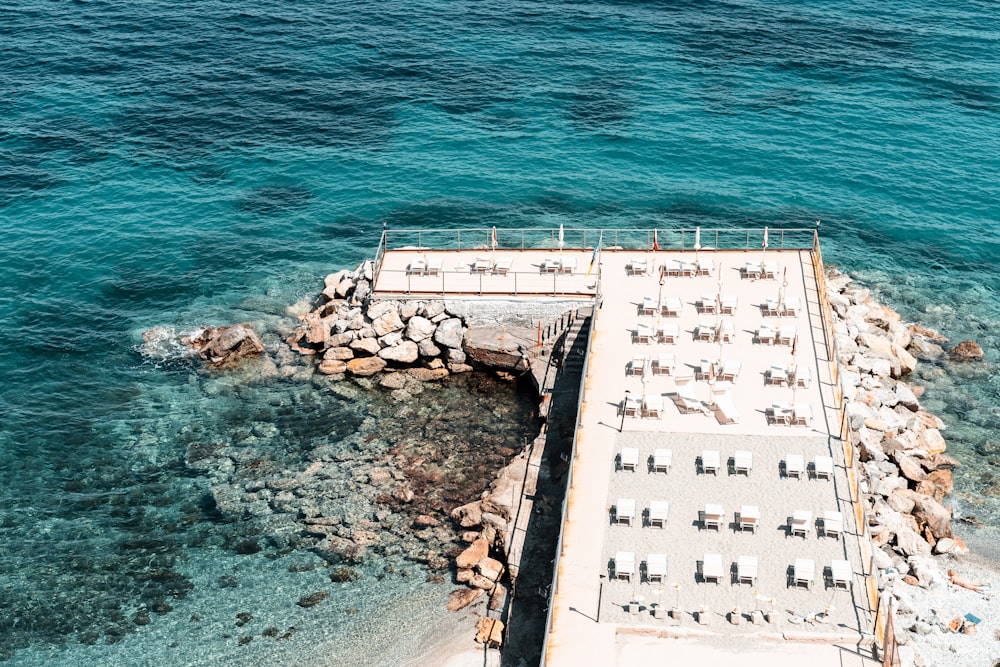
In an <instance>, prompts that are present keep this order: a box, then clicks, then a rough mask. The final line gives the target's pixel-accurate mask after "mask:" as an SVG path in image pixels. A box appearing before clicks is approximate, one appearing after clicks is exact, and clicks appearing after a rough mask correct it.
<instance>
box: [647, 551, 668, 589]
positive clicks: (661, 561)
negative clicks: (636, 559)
mask: <svg viewBox="0 0 1000 667" xmlns="http://www.w3.org/2000/svg"><path fill="white" fill-rule="evenodd" d="M666 577H667V554H649V555H648V556H646V581H648V582H650V583H652V582H654V581H659V582H662V581H663V580H664V579H666Z"/></svg>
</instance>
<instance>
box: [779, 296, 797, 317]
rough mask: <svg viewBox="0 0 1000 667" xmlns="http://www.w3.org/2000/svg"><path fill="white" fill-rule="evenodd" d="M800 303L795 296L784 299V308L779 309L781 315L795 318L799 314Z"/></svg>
mask: <svg viewBox="0 0 1000 667" xmlns="http://www.w3.org/2000/svg"><path fill="white" fill-rule="evenodd" d="M801 307H802V306H801V301H799V298H798V297H797V296H790V297H788V298H787V299H785V303H784V307H783V308H782V309H781V315H782V316H783V317H795V316H796V315H798V314H799V309H800V308H801Z"/></svg>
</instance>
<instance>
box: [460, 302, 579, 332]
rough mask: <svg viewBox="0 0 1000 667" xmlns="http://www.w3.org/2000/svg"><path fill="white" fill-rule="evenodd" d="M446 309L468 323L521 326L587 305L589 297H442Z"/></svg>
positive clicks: (491, 325)
mask: <svg viewBox="0 0 1000 667" xmlns="http://www.w3.org/2000/svg"><path fill="white" fill-rule="evenodd" d="M444 303H445V307H446V308H447V309H448V312H450V313H453V314H455V315H459V316H461V317H463V318H464V319H465V321H466V323H467V324H468V325H469V326H470V327H496V326H507V327H524V328H532V327H535V326H537V324H538V321H539V320H541V322H542V325H543V326H544V325H545V324H547V323H549V322H553V321H555V320H557V319H559V317H560V316H561V315H563V314H564V313H566V312H567V311H570V310H573V309H574V308H581V307H586V306H589V305H591V304H592V303H593V300H592V299H556V298H545V297H539V298H535V299H530V300H528V299H445V300H444Z"/></svg>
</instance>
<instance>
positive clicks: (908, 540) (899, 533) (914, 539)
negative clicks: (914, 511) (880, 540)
mask: <svg viewBox="0 0 1000 667" xmlns="http://www.w3.org/2000/svg"><path fill="white" fill-rule="evenodd" d="M896 550H897V551H899V552H900V553H901V554H903V555H904V556H930V555H931V545H929V544H927V542H925V541H924V538H922V537H920V535H918V534H917V533H916V532H915V531H914V530H913V529H911V528H910V527H909V526H907V525H905V524H902V523H901V524H900V525H899V526H897V527H896Z"/></svg>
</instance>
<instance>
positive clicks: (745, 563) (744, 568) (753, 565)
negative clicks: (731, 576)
mask: <svg viewBox="0 0 1000 667" xmlns="http://www.w3.org/2000/svg"><path fill="white" fill-rule="evenodd" d="M736 583H737V584H743V583H747V584H750V585H751V586H754V585H756V583H757V557H756V556H740V557H739V558H738V559H736Z"/></svg>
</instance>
